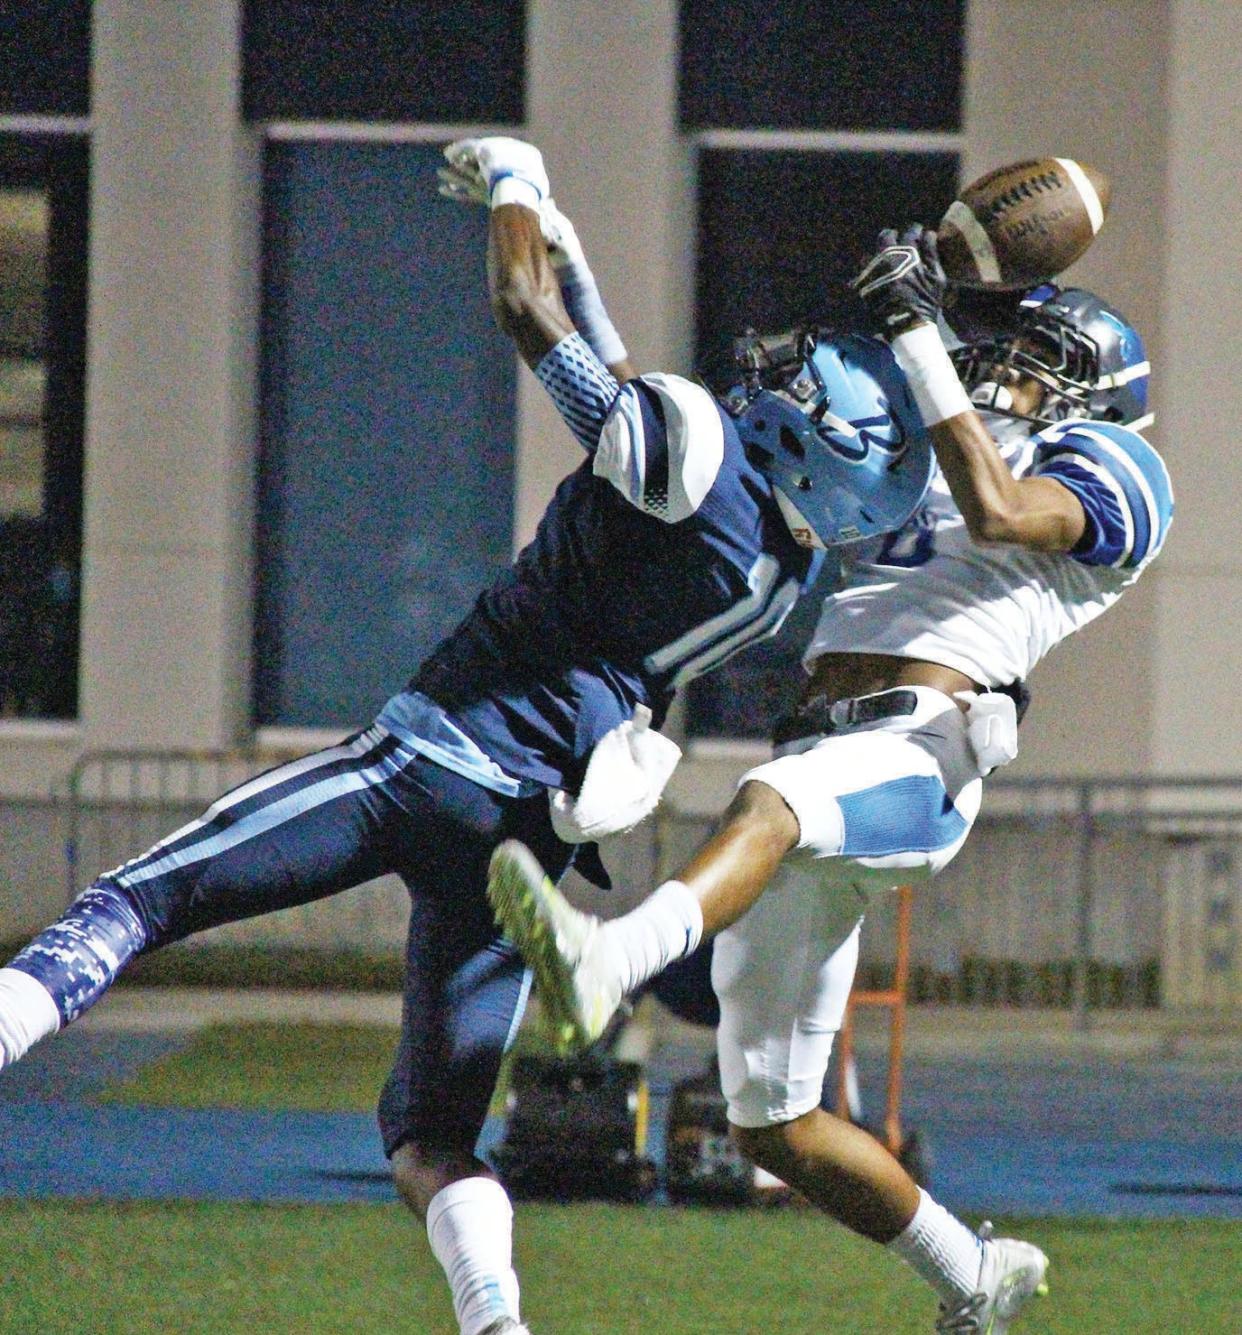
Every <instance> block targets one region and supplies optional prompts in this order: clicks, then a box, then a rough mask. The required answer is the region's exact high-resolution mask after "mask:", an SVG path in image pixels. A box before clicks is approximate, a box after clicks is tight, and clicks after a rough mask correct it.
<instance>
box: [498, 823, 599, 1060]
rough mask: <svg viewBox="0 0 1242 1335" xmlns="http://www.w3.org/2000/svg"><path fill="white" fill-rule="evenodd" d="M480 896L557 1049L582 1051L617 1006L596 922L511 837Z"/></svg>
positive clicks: (502, 847)
mask: <svg viewBox="0 0 1242 1335" xmlns="http://www.w3.org/2000/svg"><path fill="white" fill-rule="evenodd" d="M487 897H488V899H489V900H491V904H492V910H493V911H494V913H495V915H496V921H497V923H498V924H499V926H500V928H501V930H502V931H503V932H504V933H505V935H506V936H507V937H508V938H509V940H510V941H512V942H513V944H514V945H515V946H517V948H518V949H519V950H520V951H521V952H522V957H523V958H524V959H525V960H526V963H527V964H529V965H530V967H531V968H532V969H533V970H534V972H535V986H536V987H537V988H538V990H539V999H540V1004H541V1005H542V1007H543V1014H544V1017H545V1024H546V1026H547V1029H548V1031H549V1033H550V1035H551V1037H552V1039H553V1041H554V1042H555V1044H556V1045H557V1048H558V1049H559V1050H560V1051H561V1052H571V1051H575V1050H577V1049H581V1048H586V1047H590V1045H591V1044H592V1043H594V1042H595V1040H596V1039H597V1038H599V1036H600V1035H601V1034H602V1033H603V1032H604V1030H605V1029H606V1028H607V1027H608V1021H609V1020H611V1019H612V1016H613V1013H614V1012H615V1011H616V1009H617V1007H618V1006H619V1005H620V1004H621V984H620V983H619V982H618V981H617V980H616V978H615V977H613V971H612V970H611V969H609V968H608V967H607V964H606V960H605V959H604V956H603V950H602V942H601V939H600V927H601V925H602V924H601V923H600V920H599V919H598V918H596V917H595V916H594V915H593V914H590V913H583V912H581V910H579V909H576V908H574V906H573V905H572V904H571V903H570V902H569V901H568V900H567V899H566V898H565V896H564V895H563V894H561V892H560V891H559V890H558V889H557V888H556V886H554V885H553V884H552V882H551V880H550V879H549V878H548V876H547V875H546V874H545V872H544V870H543V868H542V867H541V866H540V864H539V860H538V859H537V858H536V857H535V855H534V854H533V853H532V852H531V851H530V849H529V848H527V847H526V845H525V844H521V843H519V842H518V841H517V840H516V839H506V840H505V842H504V843H503V844H501V845H500V846H499V847H498V848H497V849H496V851H495V852H494V853H493V854H492V864H491V872H490V874H489V876H488V881H487Z"/></svg>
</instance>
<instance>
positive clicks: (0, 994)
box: [0, 969, 60, 1069]
mask: <svg viewBox="0 0 1242 1335" xmlns="http://www.w3.org/2000/svg"><path fill="white" fill-rule="evenodd" d="M59 1028H60V1010H59V1009H58V1007H57V1005H56V1002H55V1001H53V1000H52V994H51V993H50V992H49V991H48V990H47V988H45V987H44V986H43V984H42V983H41V982H39V980H38V979H37V978H32V977H31V976H30V975H29V974H28V973H23V972H22V970H21V969H0V1069H3V1068H4V1067H6V1066H12V1065H13V1063H14V1062H15V1061H17V1060H18V1059H19V1058H21V1057H24V1056H25V1055H26V1053H27V1052H29V1051H30V1049H31V1048H32V1047H34V1045H35V1044H36V1043H37V1042H38V1041H39V1040H40V1039H41V1038H46V1037H47V1036H48V1035H49V1034H54V1033H55V1032H56V1031H57V1030H58V1029H59Z"/></svg>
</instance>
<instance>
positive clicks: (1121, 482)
mask: <svg viewBox="0 0 1242 1335" xmlns="http://www.w3.org/2000/svg"><path fill="white" fill-rule="evenodd" d="M1034 444H1035V456H1034V460H1033V463H1032V468H1031V472H1032V473H1033V474H1047V475H1051V476H1055V475H1056V474H1057V473H1058V472H1059V471H1065V472H1067V473H1069V472H1073V471H1075V470H1077V471H1078V475H1079V476H1082V475H1083V474H1086V475H1088V476H1089V477H1090V478H1091V479H1093V480H1094V484H1095V485H1096V486H1098V487H1099V488H1101V489H1102V491H1103V492H1105V493H1107V495H1108V497H1110V498H1111V500H1112V502H1113V504H1114V505H1115V506H1116V509H1117V511H1118V512H1119V514H1120V518H1121V521H1122V524H1123V526H1124V537H1123V538H1122V539H1121V540H1120V542H1119V543H1118V551H1117V554H1116V557H1115V559H1113V560H1110V561H1109V562H1108V564H1110V565H1113V566H1122V567H1134V566H1139V565H1142V564H1143V563H1144V562H1146V561H1149V560H1151V558H1152V557H1153V556H1155V555H1156V553H1157V552H1158V551H1159V550H1160V548H1161V546H1162V545H1163V543H1164V539H1165V536H1166V534H1167V533H1168V530H1169V524H1170V522H1171V520H1172V518H1173V485H1172V483H1171V482H1170V480H1169V472H1168V469H1167V468H1166V467H1165V466H1164V460H1163V459H1161V457H1160V456H1159V454H1157V453H1156V451H1155V449H1154V448H1153V447H1152V446H1151V445H1150V444H1149V443H1148V442H1147V441H1146V440H1144V438H1143V437H1142V436H1141V435H1139V433H1138V432H1137V431H1135V430H1134V428H1133V427H1129V426H1122V425H1121V424H1120V423H1119V422H1096V421H1091V420H1088V419H1081V420H1080V419H1071V420H1070V421H1067V422H1058V423H1057V424H1056V425H1055V426H1051V427H1048V428H1046V429H1045V430H1043V431H1041V432H1040V433H1039V434H1038V435H1037V436H1036V437H1035V438H1034Z"/></svg>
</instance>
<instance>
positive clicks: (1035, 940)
mask: <svg viewBox="0 0 1242 1335" xmlns="http://www.w3.org/2000/svg"><path fill="white" fill-rule="evenodd" d="M713 823H714V817H710V816H706V815H704V814H702V813H686V812H679V811H677V810H675V809H672V808H669V807H667V806H665V807H662V808H661V810H660V812H659V814H658V817H657V823H656V824H657V835H656V838H657V842H658V850H657V854H656V864H657V867H658V871H659V875H661V876H667V875H671V874H672V873H673V872H674V871H675V870H676V868H677V867H678V866H679V865H680V863H681V862H683V861H684V860H685V858H686V857H687V856H688V855H689V853H690V852H691V851H692V850H693V849H694V848H695V847H696V846H697V845H698V844H699V843H700V842H701V841H702V839H703V838H705V837H706V835H707V833H708V832H709V830H710V829H711V827H712V825H713ZM1240 840H1242V778H1233V777H1224V778H1219V777H1208V778H1175V779H1153V778H1092V779H1081V778H1056V777H1053V778H1020V777H1014V778H1009V777H1005V776H1003V775H997V776H995V777H994V778H992V779H991V780H989V781H988V783H987V785H986V787H985V793H984V806H983V810H982V811H981V813H980V816H979V819H978V821H977V823H976V826H975V829H974V830H973V831H972V833H971V835H970V838H969V839H968V840H967V841H966V845H965V847H964V848H963V850H962V851H961V852H960V853H959V854H958V856H957V858H956V859H955V860H954V861H953V862H952V863H951V864H950V865H949V867H948V868H946V869H945V871H944V872H942V873H941V874H940V875H939V876H938V877H936V878H935V879H933V880H931V881H923V882H919V883H917V884H916V887H915V894H914V921H913V933H912V950H911V961H910V975H909V987H910V997H911V1000H912V1001H913V1002H915V1003H917V1002H920V1001H943V1002H951V1003H961V1004H967V1005H1014V1006H1019V1007H1034V1006H1051V1007H1061V1008H1068V1009H1069V1010H1071V1011H1072V1013H1073V1017H1074V1023H1075V1025H1076V1026H1077V1027H1078V1028H1080V1029H1087V1028H1089V1027H1090V1023H1091V1015H1092V1014H1093V1013H1094V1012H1096V1011H1099V1010H1104V1009H1113V1008H1139V1007H1156V1006H1166V1007H1172V1008H1177V1009H1183V1008H1184V1009H1204V1008H1206V1009H1214V1010H1217V1011H1219V1012H1221V1013H1222V1014H1223V1013H1226V1012H1228V1011H1230V1010H1231V1009H1234V1010H1235V1014H1236V1013H1237V1010H1236V1008H1239V1007H1242V842H1240ZM895 914H896V900H895V897H885V896H878V897H876V899H875V901H874V902H873V906H872V908H871V911H870V912H869V915H868V918H869V921H868V925H867V929H866V930H865V933H864V948H863V957H862V961H861V963H860V983H861V984H862V985H863V986H883V985H884V981H883V980H884V979H885V978H886V977H887V976H888V975H889V974H890V973H891V969H892V966H893V963H894V947H893V942H894V941H895V938H896V933H895V930H894V925H895Z"/></svg>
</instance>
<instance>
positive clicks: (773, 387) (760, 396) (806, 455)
mask: <svg viewBox="0 0 1242 1335" xmlns="http://www.w3.org/2000/svg"><path fill="white" fill-rule="evenodd" d="M774 350H775V355H773V351H774ZM737 364H738V366H739V368H740V369H741V371H742V373H743V378H742V381H741V383H739V384H735V385H734V386H733V387H732V388H731V389H730V390H729V391H728V393H727V394H726V395H725V396H724V400H723V401H724V404H725V406H726V408H727V409H728V410H729V412H730V413H731V414H732V415H733V417H734V420H735V421H736V424H737V430H738V435H739V436H740V437H741V439H742V442H743V444H744V445H745V446H746V448H747V452H748V453H749V454H750V456H751V458H752V459H753V460H754V461H755V463H756V464H757V466H758V467H759V468H760V470H761V471H762V472H764V473H765V474H766V475H767V476H768V477H769V478H770V479H771V481H772V483H773V484H774V486H775V487H776V488H777V492H778V499H779V498H781V497H783V498H784V499H783V500H782V511H783V512H784V513H785V515H786V518H787V519H789V520H791V521H793V520H794V519H795V517H796V522H797V526H798V529H799V531H803V530H810V531H811V532H813V533H814V535H815V537H816V538H817V540H818V542H819V543H820V544H823V545H827V546H833V545H838V544H841V543H847V542H856V541H858V540H859V539H860V538H865V537H870V536H871V535H873V534H876V533H887V532H889V531H891V530H892V529H895V528H900V527H901V525H902V524H903V523H905V521H906V520H907V519H908V518H909V516H910V515H911V514H912V513H913V512H914V510H915V509H916V508H917V506H918V504H919V502H920V501H921V500H922V499H923V495H924V493H925V492H926V490H927V487H928V485H929V483H930V481H931V475H932V471H933V467H934V458H933V455H932V450H931V441H930V438H929V436H928V434H927V432H926V430H925V429H924V427H923V423H922V419H921V418H920V416H919V413H918V408H917V407H916V406H915V403H914V399H913V396H912V395H911V393H910V389H909V386H908V385H907V383H906V380H905V376H904V375H903V374H902V372H901V370H900V369H899V368H898V366H897V363H896V361H895V360H894V358H893V355H892V352H891V351H890V350H889V347H888V345H887V344H886V343H883V342H881V341H880V340H879V339H875V338H865V337H862V336H860V335H856V334H851V335H846V336H844V337H841V338H832V339H820V338H817V336H816V335H814V334H812V333H809V332H805V333H796V334H794V335H787V336H781V337H779V338H778V339H775V340H771V341H769V342H767V343H765V342H764V341H763V340H760V339H754V338H752V339H748V340H741V341H739V351H738V353H737Z"/></svg>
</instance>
